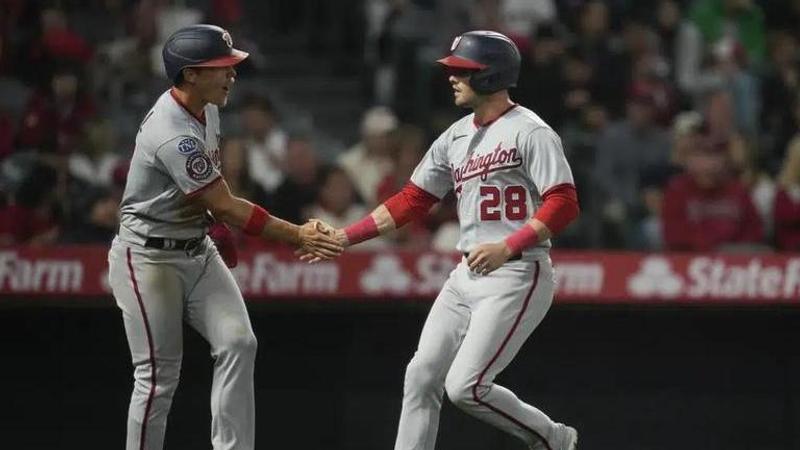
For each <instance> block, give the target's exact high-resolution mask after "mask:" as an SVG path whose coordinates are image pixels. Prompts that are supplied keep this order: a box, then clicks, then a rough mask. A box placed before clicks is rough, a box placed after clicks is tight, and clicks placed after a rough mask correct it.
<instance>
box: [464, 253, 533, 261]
mask: <svg viewBox="0 0 800 450" xmlns="http://www.w3.org/2000/svg"><path fill="white" fill-rule="evenodd" d="M464 258H467V259H469V252H464ZM520 259H522V253H517V254H516V255H513V256H511V257H510V258H508V260H509V261H519V260H520Z"/></svg>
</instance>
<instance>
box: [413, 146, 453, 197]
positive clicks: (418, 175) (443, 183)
mask: <svg viewBox="0 0 800 450" xmlns="http://www.w3.org/2000/svg"><path fill="white" fill-rule="evenodd" d="M447 136H448V134H447V132H445V133H443V134H442V135H440V136H439V138H438V139H436V140H435V141H434V142H433V144H431V146H430V148H429V149H428V152H427V153H425V156H423V157H422V160H421V161H420V162H419V164H417V167H416V169H414V173H413V174H411V182H412V183H414V184H415V185H417V186H418V187H420V188H422V189H423V190H425V191H426V192H429V193H431V194H433V195H435V196H436V197H438V198H439V199H441V198H443V197H444V196H445V195H446V194H447V193H448V192H450V190H451V189H453V176H452V174H451V171H450V164H449V163H448V161H447V147H448V140H449V138H448V137H447Z"/></svg>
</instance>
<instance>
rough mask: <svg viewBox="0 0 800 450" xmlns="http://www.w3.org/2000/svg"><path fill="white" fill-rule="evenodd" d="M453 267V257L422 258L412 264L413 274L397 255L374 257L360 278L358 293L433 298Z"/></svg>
mask: <svg viewBox="0 0 800 450" xmlns="http://www.w3.org/2000/svg"><path fill="white" fill-rule="evenodd" d="M455 266H456V262H455V260H454V259H453V257H451V256H448V255H443V254H435V253H431V254H425V255H422V256H420V257H419V258H417V259H416V260H415V267H414V269H415V270H413V271H408V270H406V269H405V267H404V266H403V261H402V259H401V258H400V257H399V256H397V255H391V254H389V255H377V256H375V258H373V260H372V263H371V264H370V266H369V267H368V268H367V269H366V270H365V271H364V272H363V273H362V274H361V280H360V284H361V289H362V290H363V291H364V292H365V293H368V294H380V293H389V294H394V295H406V294H416V295H435V294H436V293H437V292H439V290H440V289H441V288H442V285H444V282H445V281H447V277H448V276H449V275H450V272H451V271H452V270H453V268H454V267H455Z"/></svg>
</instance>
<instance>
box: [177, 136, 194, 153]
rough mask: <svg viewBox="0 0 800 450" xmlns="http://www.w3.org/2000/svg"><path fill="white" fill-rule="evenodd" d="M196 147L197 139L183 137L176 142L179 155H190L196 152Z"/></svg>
mask: <svg viewBox="0 0 800 450" xmlns="http://www.w3.org/2000/svg"><path fill="white" fill-rule="evenodd" d="M198 147H199V144H198V142H197V139H195V138H191V137H187V138H183V139H181V140H180V142H178V153H180V154H181V155H190V154H192V153H194V152H196V151H197V148H198Z"/></svg>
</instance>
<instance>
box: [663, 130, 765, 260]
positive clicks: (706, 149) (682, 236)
mask: <svg viewBox="0 0 800 450" xmlns="http://www.w3.org/2000/svg"><path fill="white" fill-rule="evenodd" d="M662 226H663V235H664V243H665V246H666V248H667V249H668V250H687V251H716V250H726V249H728V248H738V247H747V246H748V245H749V244H751V245H753V246H754V247H758V246H759V244H760V243H761V241H762V240H763V238H764V231H763V225H762V223H761V218H760V217H759V215H758V212H757V211H756V208H755V206H754V205H753V202H752V200H751V198H750V195H749V193H748V192H747V189H746V188H745V187H744V186H743V185H742V184H741V182H740V181H739V180H738V179H736V178H735V177H734V176H733V175H732V174H731V172H730V171H729V169H728V156H727V154H726V153H725V152H724V151H720V149H719V148H714V147H711V145H710V144H709V143H708V142H705V143H703V144H701V147H697V148H696V149H695V150H694V151H693V152H691V153H690V154H689V155H687V159H686V173H684V174H680V175H676V176H674V177H673V178H672V179H671V180H670V182H669V185H668V186H667V189H666V191H665V193H664V206H663V213H662Z"/></svg>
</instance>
